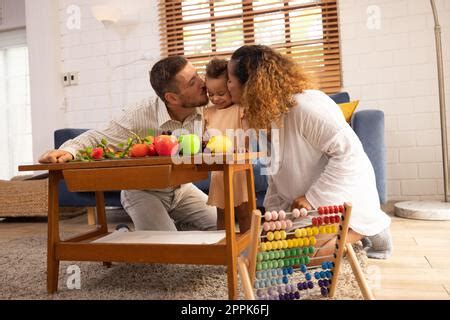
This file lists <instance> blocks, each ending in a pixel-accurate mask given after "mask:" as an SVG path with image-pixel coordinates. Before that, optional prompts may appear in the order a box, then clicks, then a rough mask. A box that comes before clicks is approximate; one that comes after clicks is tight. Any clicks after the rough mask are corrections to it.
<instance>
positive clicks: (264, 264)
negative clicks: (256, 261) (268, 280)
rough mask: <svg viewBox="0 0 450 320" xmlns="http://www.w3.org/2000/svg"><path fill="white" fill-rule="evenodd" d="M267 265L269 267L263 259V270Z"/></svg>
mask: <svg viewBox="0 0 450 320" xmlns="http://www.w3.org/2000/svg"><path fill="white" fill-rule="evenodd" d="M268 267H269V265H268V264H267V262H266V261H264V262H263V263H262V268H263V270H266V269H267V268H268Z"/></svg>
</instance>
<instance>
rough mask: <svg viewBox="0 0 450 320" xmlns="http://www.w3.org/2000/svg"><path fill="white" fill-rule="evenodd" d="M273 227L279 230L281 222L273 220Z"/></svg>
mask: <svg viewBox="0 0 450 320" xmlns="http://www.w3.org/2000/svg"><path fill="white" fill-rule="evenodd" d="M275 229H277V230H280V229H281V222H280V221H275Z"/></svg>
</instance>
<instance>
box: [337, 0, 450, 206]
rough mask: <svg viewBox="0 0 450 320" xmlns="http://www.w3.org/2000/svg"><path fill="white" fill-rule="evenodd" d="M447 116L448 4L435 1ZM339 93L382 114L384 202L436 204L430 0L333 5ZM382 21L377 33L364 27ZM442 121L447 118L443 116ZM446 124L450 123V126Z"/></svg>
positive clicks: (438, 176)
mask: <svg viewBox="0 0 450 320" xmlns="http://www.w3.org/2000/svg"><path fill="white" fill-rule="evenodd" d="M436 4H437V7H438V11H439V13H440V18H439V19H440V24H441V26H442V42H443V50H444V65H445V75H446V78H445V82H446V93H447V96H446V101H447V114H450V1H448V0H436ZM339 5H340V8H339V13H340V27H341V29H340V30H341V50H342V52H341V54H342V63H343V83H344V90H347V91H349V93H350V96H351V97H352V98H353V99H360V100H361V101H360V107H359V108H377V109H381V110H383V111H384V112H385V117H386V146H387V161H388V164H387V169H388V196H389V199H391V200H393V199H411V198H413V199H421V198H427V199H431V198H442V196H439V195H443V180H442V154H441V147H440V122H439V121H440V120H439V98H438V81H437V71H436V70H437V69H436V51H435V38H434V20H433V16H432V11H431V6H430V1H429V0H395V1H392V0H371V1H369V0H340V1H339ZM377 10H378V12H379V13H380V15H381V20H380V23H381V25H380V29H376V28H375V29H373V28H372V29H371V28H370V27H368V25H369V26H374V25H375V26H376V24H373V18H375V15H376V13H377ZM447 119H450V118H449V117H447ZM447 123H448V124H450V122H449V120H447Z"/></svg>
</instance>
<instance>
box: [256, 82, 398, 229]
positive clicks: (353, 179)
mask: <svg viewBox="0 0 450 320" xmlns="http://www.w3.org/2000/svg"><path fill="white" fill-rule="evenodd" d="M294 99H295V101H296V102H297V104H296V106H294V107H293V108H292V109H290V111H289V112H288V113H287V114H286V115H285V116H284V120H283V123H284V124H283V127H282V128H281V129H280V131H279V151H278V152H277V154H278V156H277V157H276V158H278V159H276V160H274V159H272V161H275V162H274V163H272V166H273V165H275V167H276V166H278V171H277V172H276V173H274V174H273V175H271V176H269V187H268V190H267V193H266V197H265V199H264V206H265V208H266V209H267V210H281V209H283V210H289V209H290V206H291V204H292V202H293V201H294V199H296V198H298V197H299V196H303V195H304V196H306V199H307V200H308V201H309V202H310V203H311V205H312V206H313V207H314V208H317V207H319V206H324V205H337V204H342V203H344V202H350V203H351V204H352V206H353V207H352V215H351V219H350V228H352V229H353V230H354V231H356V232H358V233H360V234H362V235H365V236H372V235H375V234H378V233H379V232H381V231H383V230H384V229H386V228H387V227H388V226H389V225H390V221H391V219H390V218H389V217H388V216H387V215H386V214H385V213H384V212H383V211H382V210H381V208H380V202H379V198H378V192H377V188H376V182H375V173H374V171H373V167H372V164H371V163H370V160H369V158H368V157H367V154H366V153H365V152H364V150H363V147H362V144H361V142H360V140H359V139H358V137H357V136H356V134H355V132H354V131H353V130H352V128H351V127H350V126H349V125H348V123H347V122H346V121H345V118H344V116H343V114H342V112H341V111H340V109H339V106H338V105H337V104H336V103H335V102H334V101H333V100H332V99H331V98H330V97H328V96H327V95H326V94H324V93H323V92H321V91H318V90H305V91H304V92H303V93H301V94H297V95H295V96H294ZM272 143H275V141H272Z"/></svg>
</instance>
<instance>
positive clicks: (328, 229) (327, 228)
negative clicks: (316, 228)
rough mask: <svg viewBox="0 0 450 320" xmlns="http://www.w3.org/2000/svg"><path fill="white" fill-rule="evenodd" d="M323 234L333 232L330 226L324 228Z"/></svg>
mask: <svg viewBox="0 0 450 320" xmlns="http://www.w3.org/2000/svg"><path fill="white" fill-rule="evenodd" d="M325 232H326V233H332V232H333V228H331V226H326V227H325Z"/></svg>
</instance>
